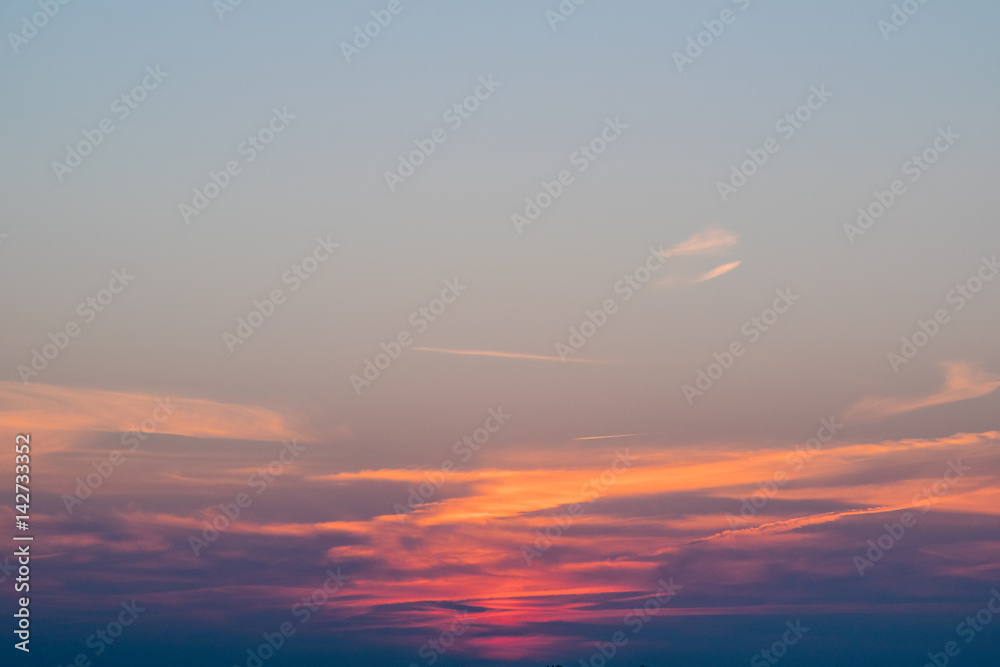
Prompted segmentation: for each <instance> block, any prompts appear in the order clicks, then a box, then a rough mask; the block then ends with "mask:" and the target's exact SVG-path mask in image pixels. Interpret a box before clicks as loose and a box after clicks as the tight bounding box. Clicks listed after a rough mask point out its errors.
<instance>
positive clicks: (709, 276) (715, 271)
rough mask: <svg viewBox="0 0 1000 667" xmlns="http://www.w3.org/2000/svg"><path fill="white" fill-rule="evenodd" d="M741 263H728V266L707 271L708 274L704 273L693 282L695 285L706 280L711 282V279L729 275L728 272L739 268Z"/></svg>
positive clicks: (724, 265)
mask: <svg viewBox="0 0 1000 667" xmlns="http://www.w3.org/2000/svg"><path fill="white" fill-rule="evenodd" d="M742 263H743V262H730V263H729V264H723V265H722V266H717V267H715V268H714V269H712V270H711V271H709V272H708V273H704V274H702V275H700V276H698V277H697V278H696V279H695V282H696V283H703V282H705V281H706V280H711V279H712V278H718V277H719V276H721V275H724V274H726V273H729V272H730V271H732V270H733V269H735V268H736V267H737V266H739V265H740V264H742Z"/></svg>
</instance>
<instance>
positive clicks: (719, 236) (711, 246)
mask: <svg viewBox="0 0 1000 667" xmlns="http://www.w3.org/2000/svg"><path fill="white" fill-rule="evenodd" d="M739 239H740V237H739V236H737V235H736V234H734V233H733V232H730V231H726V230H725V229H708V230H706V231H704V232H701V233H699V234H695V235H694V236H692V237H691V238H689V239H688V240H686V241H683V242H681V243H678V244H677V245H675V246H674V247H673V248H670V249H669V250H664V251H663V256H664V257H680V256H684V255H718V254H721V253H723V252H725V251H726V250H728V249H730V248H732V247H733V246H735V245H736V244H737V243H738V242H739Z"/></svg>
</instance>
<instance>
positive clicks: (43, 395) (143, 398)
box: [0, 382, 304, 440]
mask: <svg viewBox="0 0 1000 667" xmlns="http://www.w3.org/2000/svg"><path fill="white" fill-rule="evenodd" d="M168 410H169V413H168V412H167V411H168ZM161 417H162V419H160V418H161ZM157 419H159V420H158V421H157ZM146 420H153V421H154V423H155V425H156V429H155V430H156V432H157V433H169V434H173V435H184V436H190V437H196V438H226V439H247V440H287V439H291V438H300V437H304V436H303V434H301V433H299V432H298V430H297V429H296V428H295V427H294V426H293V425H292V424H291V423H289V420H288V419H287V418H286V417H285V416H283V415H281V414H279V413H277V412H274V411H273V410H268V409H266V408H262V407H258V406H249V405H238V404H234V403H217V402H215V401H207V400H204V399H199V398H188V397H179V396H155V395H152V394H140V393H126V392H117V391H104V390H100V389H84V388H74V387H58V386H54V385H45V384H34V383H32V384H23V383H21V382H0V426H2V427H6V428H8V429H11V430H15V431H18V432H25V431H31V430H38V431H72V432H77V433H79V432H83V431H108V432H125V431H132V430H139V429H140V428H141V425H142V423H143V421H146Z"/></svg>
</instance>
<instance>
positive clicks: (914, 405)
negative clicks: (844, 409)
mask: <svg viewBox="0 0 1000 667" xmlns="http://www.w3.org/2000/svg"><path fill="white" fill-rule="evenodd" d="M942 366H944V368H945V381H944V387H942V388H941V389H940V390H939V391H937V392H936V393H934V394H931V395H930V396H925V397H903V398H894V397H877V396H872V397H867V398H863V399H862V400H861V401H859V402H858V403H857V404H855V405H854V406H853V407H852V408H851V409H850V410H849V411H848V413H847V415H848V418H851V419H878V418H881V417H888V416H890V415H895V414H900V413H902V412H912V411H913V410H919V409H921V408H928V407H931V406H933V405H943V404H945V403H955V402H957V401H965V400H968V399H970V398H979V397H980V396H985V395H986V394H989V393H991V392H992V391H994V390H995V389H996V388H997V387H1000V376H996V375H993V374H991V373H987V372H985V371H983V370H981V369H979V368H976V367H975V366H973V365H972V364H969V363H967V362H964V361H954V362H945V363H943V364H942Z"/></svg>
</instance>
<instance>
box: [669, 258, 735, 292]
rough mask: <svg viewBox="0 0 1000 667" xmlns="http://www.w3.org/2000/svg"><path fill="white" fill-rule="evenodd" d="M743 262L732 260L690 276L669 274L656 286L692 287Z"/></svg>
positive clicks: (727, 271) (716, 276)
mask: <svg viewBox="0 0 1000 667" xmlns="http://www.w3.org/2000/svg"><path fill="white" fill-rule="evenodd" d="M742 263H743V262H730V263H729V264H723V265H722V266H717V267H715V268H714V269H712V270H711V271H709V272H707V273H703V274H701V275H698V276H690V275H673V276H667V277H666V278H664V279H663V280H660V281H659V282H657V283H656V286H657V287H660V288H669V287H691V286H692V285H697V284H698V283H703V282H705V281H708V280H711V279H712V278H718V277H719V276H721V275H725V274H727V273H729V272H730V271H732V270H733V269H735V268H736V267H738V266H739V265H740V264H742Z"/></svg>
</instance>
